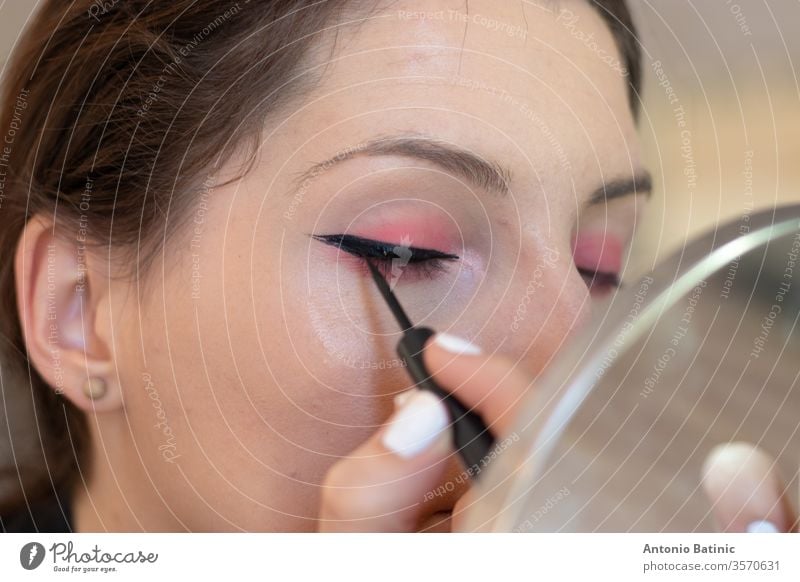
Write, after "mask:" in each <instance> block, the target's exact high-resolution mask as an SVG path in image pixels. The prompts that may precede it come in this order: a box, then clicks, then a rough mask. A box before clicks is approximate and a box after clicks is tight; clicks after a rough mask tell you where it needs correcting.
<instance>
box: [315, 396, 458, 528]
mask: <svg viewBox="0 0 800 582" xmlns="http://www.w3.org/2000/svg"><path fill="white" fill-rule="evenodd" d="M395 406H396V411H395V413H394V414H393V415H392V416H391V417H390V418H389V420H388V421H387V424H386V425H385V426H384V427H382V428H381V429H380V430H378V431H377V432H376V433H375V434H374V435H372V436H371V437H370V438H369V439H368V440H367V441H366V442H365V443H364V444H362V445H361V446H359V447H358V448H357V449H356V450H354V451H353V452H352V453H351V454H350V455H348V456H347V457H346V458H344V459H342V460H341V461H339V462H338V463H336V464H335V465H334V466H333V467H332V468H331V470H330V471H329V472H328V474H327V476H326V478H325V480H324V482H323V486H322V501H321V508H320V514H319V515H320V517H319V520H320V521H319V530H320V531H328V532H330V531H369V532H377V531H393V532H406V531H415V529H416V527H417V524H418V523H419V522H420V521H421V520H422V519H423V518H425V517H427V515H423V512H426V513H431V512H433V511H435V509H436V507H435V505H434V504H431V503H427V504H423V500H424V497H425V494H426V493H427V492H428V491H431V490H432V489H433V488H435V487H436V485H437V484H438V483H439V482H440V481H441V479H442V477H443V475H444V474H445V472H446V470H447V466H448V460H449V458H450V456H451V455H452V452H453V451H452V446H451V436H450V430H449V425H450V418H449V416H448V413H447V409H446V408H445V407H444V405H443V404H442V402H441V400H440V399H439V398H438V397H436V396H435V395H434V394H432V393H431V392H428V391H422V390H418V389H413V390H410V391H408V392H407V393H404V394H402V395H400V396H399V398H396V399H395Z"/></svg>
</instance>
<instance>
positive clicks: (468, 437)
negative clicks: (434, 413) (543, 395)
mask: <svg viewBox="0 0 800 582" xmlns="http://www.w3.org/2000/svg"><path fill="white" fill-rule="evenodd" d="M365 260H366V261H367V265H369V270H370V272H371V273H372V278H373V279H374V280H375V284H376V285H377V286H378V289H379V290H380V292H381V295H383V298H384V299H385V300H386V303H387V304H388V305H389V309H390V310H391V312H392V314H393V315H394V318H395V319H396V320H397V323H398V324H399V325H400V327H401V329H402V330H403V338H402V339H401V340H400V341H399V342H398V344H397V355H399V356H400V357H401V358H402V359H403V361H404V362H405V364H406V369H407V370H408V373H409V375H410V376H411V379H412V380H414V382H415V383H416V385H417V387H418V388H421V389H423V390H429V391H431V392H433V393H434V394H436V396H438V397H439V398H441V399H442V402H443V403H444V405H445V407H446V408H447V410H448V412H449V413H450V420H451V422H452V426H453V445H454V448H455V449H456V450H457V451H458V452H459V454H460V455H461V460H462V461H463V462H464V465H465V467H466V468H467V470H468V471H469V473H470V475H471V476H473V477H476V476H477V475H478V474H479V473H480V471H481V469H482V468H483V467H484V466H485V464H486V462H487V461H486V457H487V456H488V455H489V453H490V452H491V450H492V447H494V443H495V440H494V435H492V433H491V432H490V431H489V429H488V428H487V427H486V424H485V423H484V422H483V419H482V418H481V417H480V415H478V414H477V413H475V412H472V411H471V410H469V409H468V408H467V407H466V406H464V405H463V404H462V403H461V401H459V400H458V399H457V398H456V397H455V396H453V395H452V394H451V393H450V392H448V391H447V390H444V389H443V388H442V387H441V386H439V385H438V384H437V383H436V382H434V381H433V378H431V375H430V374H429V373H428V370H427V369H426V367H425V364H424V363H423V361H422V351H423V349H424V347H425V342H426V341H427V340H428V338H430V337H431V336H432V335H434V333H435V332H434V331H433V330H432V329H430V328H429V327H417V326H415V325H414V324H412V323H411V320H410V319H409V318H408V316H407V315H406V312H405V311H404V310H403V307H402V306H401V305H400V302H399V301H398V300H397V297H396V296H395V294H394V292H393V291H392V290H391V289H390V288H389V284H388V283H387V282H386V278H385V277H384V276H383V274H382V273H381V272H380V271H379V270H378V268H377V267H376V266H375V265H373V264H372V261H370V260H369V259H368V258H366V257H365Z"/></svg>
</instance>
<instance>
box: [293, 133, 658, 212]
mask: <svg viewBox="0 0 800 582" xmlns="http://www.w3.org/2000/svg"><path fill="white" fill-rule="evenodd" d="M391 155H394V156H403V157H408V158H415V159H418V160H423V161H427V162H431V163H432V164H435V165H436V166H438V167H440V168H442V169H443V170H445V171H447V172H450V173H452V174H456V175H458V176H461V177H462V178H464V179H466V180H467V181H469V182H470V183H472V184H475V185H477V186H478V187H480V188H482V189H484V190H486V191H489V192H495V193H497V194H500V195H505V194H508V193H509V192H510V187H509V184H510V182H511V176H512V174H511V171H510V170H509V169H508V168H506V167H503V166H502V165H500V164H498V163H496V162H491V161H488V160H486V159H484V158H482V157H481V156H479V155H477V154H475V153H474V152H471V151H469V150H466V149H464V148H461V147H459V146H455V145H453V144H451V143H448V142H445V141H442V140H439V139H436V138H432V137H428V136H420V135H416V134H403V135H398V136H387V137H379V138H377V139H373V140H370V141H367V142H364V143H361V144H357V145H355V146H351V147H348V148H346V149H344V150H341V151H340V152H339V153H338V154H337V155H335V156H333V157H331V158H328V159H327V160H325V161H322V162H317V163H315V164H313V165H312V166H311V167H309V168H308V169H307V170H305V171H303V172H301V173H300V174H299V175H298V176H297V177H296V178H295V180H293V183H294V185H295V188H293V190H296V189H297V188H299V186H300V184H302V183H303V182H305V181H306V180H309V179H311V178H315V177H317V176H319V175H320V174H321V173H323V172H325V171H327V170H329V169H330V168H331V167H332V166H334V165H337V164H340V163H342V162H344V161H346V160H349V159H352V158H355V157H357V156H370V157H375V156H391ZM651 190H652V178H651V176H650V173H649V172H647V171H641V172H639V173H638V174H636V175H635V176H634V177H633V178H621V179H616V180H612V181H610V182H607V183H605V184H603V185H602V186H600V187H599V188H597V189H596V190H595V191H594V192H592V194H591V196H589V199H588V201H587V203H586V204H587V205H588V206H592V205H595V204H602V203H604V202H608V201H610V200H612V199H615V198H621V197H623V196H627V195H630V194H647V195H648V196H649V195H650V192H651Z"/></svg>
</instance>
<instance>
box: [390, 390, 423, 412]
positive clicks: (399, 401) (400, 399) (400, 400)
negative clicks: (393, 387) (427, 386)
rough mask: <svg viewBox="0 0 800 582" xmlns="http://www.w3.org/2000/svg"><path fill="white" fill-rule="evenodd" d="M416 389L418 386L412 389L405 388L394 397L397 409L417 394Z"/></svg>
mask: <svg viewBox="0 0 800 582" xmlns="http://www.w3.org/2000/svg"><path fill="white" fill-rule="evenodd" d="M416 391H417V388H412V389H410V390H403V391H402V392H398V393H397V394H395V395H394V398H393V400H394V407H395V410H397V409H399V408H401V407H402V406H403V404H405V402H406V401H407V400H408V399H409V398H411V397H412V396H413V395H414V394H415V392H416Z"/></svg>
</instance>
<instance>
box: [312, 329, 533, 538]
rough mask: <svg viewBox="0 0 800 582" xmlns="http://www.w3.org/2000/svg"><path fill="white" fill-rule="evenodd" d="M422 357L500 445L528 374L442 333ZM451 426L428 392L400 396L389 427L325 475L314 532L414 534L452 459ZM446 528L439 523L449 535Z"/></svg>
mask: <svg viewBox="0 0 800 582" xmlns="http://www.w3.org/2000/svg"><path fill="white" fill-rule="evenodd" d="M424 358H425V364H426V366H427V367H428V370H429V371H430V373H431V375H432V376H433V377H434V378H435V380H436V382H437V383H438V384H439V385H440V386H441V387H442V388H444V389H445V390H448V391H450V392H452V393H453V394H455V395H456V396H457V397H458V398H459V399H460V400H461V401H462V402H463V403H464V405H465V406H467V407H468V408H472V409H473V410H475V411H477V412H478V414H480V415H481V416H482V417H483V420H484V422H485V423H486V425H487V426H488V427H489V429H490V430H491V431H492V433H493V434H494V435H496V437H497V439H498V441H502V440H503V438H504V435H505V434H507V433H508V431H509V430H510V424H511V422H512V419H513V412H514V410H515V408H516V406H517V404H518V402H519V400H520V398H522V397H523V396H524V394H525V392H526V391H527V390H528V389H529V388H530V386H531V384H532V382H531V378H530V377H529V376H528V374H527V373H525V372H524V371H522V369H521V368H520V366H518V365H515V364H514V363H513V362H512V361H511V360H510V359H508V358H505V357H503V356H486V355H483V354H480V353H478V350H477V348H476V347H475V346H473V345H472V344H468V343H467V342H465V341H464V340H461V339H459V338H454V337H453V336H449V335H445V334H437V336H434V338H433V339H432V340H429V341H428V344H427V345H426V348H425V354H424ZM449 423H450V421H449V417H448V413H447V411H446V409H445V407H444V405H443V404H442V403H441V401H440V400H439V399H438V398H437V397H436V396H434V395H433V394H432V393H430V392H428V391H425V390H419V389H416V388H415V389H412V390H409V391H407V392H405V393H403V394H401V395H399V396H398V397H397V398H396V399H395V413H394V414H393V415H392V416H391V417H390V418H389V419H388V421H387V423H386V425H384V426H383V427H381V428H380V429H379V430H378V431H376V433H375V434H373V435H372V436H371V437H370V438H369V439H368V440H367V441H366V442H365V443H363V444H362V445H361V446H359V447H358V448H357V449H355V450H354V451H353V452H352V453H350V455H348V456H347V457H345V458H343V459H342V460H340V461H339V462H337V463H336V464H335V465H334V466H333V467H331V469H330V471H329V472H328V474H327V476H326V478H325V480H324V483H323V490H322V503H321V509H320V517H319V530H320V531H371V532H376V531H394V532H400V531H402V532H405V531H417V529H418V528H419V526H420V524H421V521H422V520H423V519H424V518H425V517H428V515H426V513H430V508H431V507H432V504H431V503H427V504H426V496H430V493H431V492H432V491H434V490H435V489H436V488H437V487H438V486H440V484H441V483H442V481H443V478H444V477H445V476H446V474H447V469H448V465H450V464H451V463H452V459H453V458H454V455H455V452H454V450H453V447H452V443H451V439H452V437H451V432H450V428H449ZM463 499H464V498H462V500H463ZM459 504H462V503H461V500H460V501H459ZM459 504H456V506H455V508H454V510H453V522H456V523H457V520H458V514H459V509H460V506H459ZM451 525H452V524H451V523H450V522H449V520H447V521H445V522H444V523H443V524H442V526H443V527H444V529H447V530H449V529H450V527H451Z"/></svg>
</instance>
